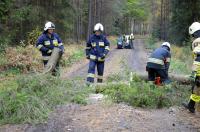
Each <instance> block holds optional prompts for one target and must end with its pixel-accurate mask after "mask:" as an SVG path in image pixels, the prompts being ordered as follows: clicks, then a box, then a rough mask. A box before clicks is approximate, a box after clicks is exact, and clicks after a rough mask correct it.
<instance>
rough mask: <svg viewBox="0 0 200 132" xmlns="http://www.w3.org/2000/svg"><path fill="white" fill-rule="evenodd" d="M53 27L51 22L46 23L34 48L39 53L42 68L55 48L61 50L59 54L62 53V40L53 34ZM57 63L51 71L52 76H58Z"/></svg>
mask: <svg viewBox="0 0 200 132" xmlns="http://www.w3.org/2000/svg"><path fill="white" fill-rule="evenodd" d="M54 29H55V25H54V24H53V23H52V22H47V23H46V24H45V27H44V32H43V33H42V34H41V35H40V36H39V38H38V40H37V43H36V47H37V48H38V49H39V50H40V51H41V53H42V57H43V63H44V66H46V65H47V63H48V60H49V58H50V56H51V54H52V51H53V49H54V48H55V47H58V48H60V49H61V54H63V52H64V46H63V44H62V40H61V39H60V37H59V36H58V34H56V33H54ZM58 72H59V62H57V64H56V68H55V69H53V71H52V75H59V74H58Z"/></svg>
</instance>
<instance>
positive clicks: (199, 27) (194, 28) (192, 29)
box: [189, 22, 200, 35]
mask: <svg viewBox="0 0 200 132" xmlns="http://www.w3.org/2000/svg"><path fill="white" fill-rule="evenodd" d="M198 30H200V23H199V22H194V23H192V25H191V26H190V27H189V34H191V35H192V34H193V33H195V32H196V31H198Z"/></svg>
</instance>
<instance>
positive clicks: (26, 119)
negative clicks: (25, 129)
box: [0, 75, 90, 124]
mask: <svg viewBox="0 0 200 132" xmlns="http://www.w3.org/2000/svg"><path fill="white" fill-rule="evenodd" d="M14 84H15V85H14V87H12V88H5V89H0V123H1V124H5V123H39V122H42V121H44V120H46V119H47V117H48V114H49V113H50V112H51V111H52V110H53V109H54V108H55V106H57V105H60V104H64V103H66V102H74V103H79V104H86V100H85V98H86V97H87V96H88V94H89V93H90V90H89V89H88V88H86V87H84V86H82V85H81V83H78V82H76V81H67V80H61V79H59V78H56V77H52V76H51V75H29V76H27V75H26V76H21V77H19V78H18V79H17V80H16V81H14Z"/></svg>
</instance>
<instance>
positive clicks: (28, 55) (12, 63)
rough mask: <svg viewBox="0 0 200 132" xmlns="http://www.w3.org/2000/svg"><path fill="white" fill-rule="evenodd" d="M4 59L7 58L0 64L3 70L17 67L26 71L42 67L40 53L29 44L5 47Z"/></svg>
mask: <svg viewBox="0 0 200 132" xmlns="http://www.w3.org/2000/svg"><path fill="white" fill-rule="evenodd" d="M4 59H5V60H7V61H6V63H5V64H3V65H2V66H1V67H3V68H4V70H6V69H10V68H18V69H20V70H21V71H22V72H24V73H27V72H28V71H36V69H37V70H38V69H42V63H40V62H41V59H40V53H39V51H38V50H37V49H36V48H35V47H33V46H31V45H30V46H26V47H25V48H24V47H21V46H18V47H16V48H14V47H9V48H7V49H6V54H5V56H4ZM3 68H2V69H3Z"/></svg>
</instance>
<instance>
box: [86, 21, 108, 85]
mask: <svg viewBox="0 0 200 132" xmlns="http://www.w3.org/2000/svg"><path fill="white" fill-rule="evenodd" d="M103 30H104V28H103V25H102V24H101V23H97V24H96V25H95V26H94V34H92V35H91V36H90V37H89V40H88V41H87V44H86V58H87V59H89V60H90V62H89V69H88V76H87V84H90V83H94V78H95V67H97V72H98V76H97V82H98V83H102V82H103V73H104V61H105V57H106V55H107V54H108V52H109V50H110V48H109V46H110V43H109V41H108V40H107V38H106V36H104V35H103Z"/></svg>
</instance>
